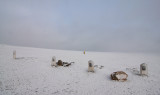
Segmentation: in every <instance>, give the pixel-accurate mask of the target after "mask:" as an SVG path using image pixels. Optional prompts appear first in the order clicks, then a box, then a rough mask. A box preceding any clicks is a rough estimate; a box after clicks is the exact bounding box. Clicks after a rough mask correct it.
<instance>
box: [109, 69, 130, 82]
mask: <svg viewBox="0 0 160 95" xmlns="http://www.w3.org/2000/svg"><path fill="white" fill-rule="evenodd" d="M127 77H128V75H127V74H126V73H125V72H123V71H117V72H113V73H112V74H111V79H112V80H117V81H126V80H127Z"/></svg>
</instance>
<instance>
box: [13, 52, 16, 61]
mask: <svg viewBox="0 0 160 95" xmlns="http://www.w3.org/2000/svg"><path fill="white" fill-rule="evenodd" d="M13 59H16V51H15V50H14V51H13Z"/></svg>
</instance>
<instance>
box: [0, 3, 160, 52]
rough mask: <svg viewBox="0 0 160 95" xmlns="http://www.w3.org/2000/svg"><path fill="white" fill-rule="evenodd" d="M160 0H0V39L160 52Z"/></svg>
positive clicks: (22, 43) (26, 43)
mask: <svg viewBox="0 0 160 95" xmlns="http://www.w3.org/2000/svg"><path fill="white" fill-rule="evenodd" d="M159 5H160V0H0V44H9V45H19V46H28V47H40V48H51V49H69V50H88V51H106V52H107V51H120V52H123V51H125V52H128V51H131V52H132V51H133V52H160V6H159Z"/></svg>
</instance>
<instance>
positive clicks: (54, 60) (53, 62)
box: [51, 56, 57, 66]
mask: <svg viewBox="0 0 160 95" xmlns="http://www.w3.org/2000/svg"><path fill="white" fill-rule="evenodd" d="M51 66H57V63H56V57H55V56H53V57H52V62H51Z"/></svg>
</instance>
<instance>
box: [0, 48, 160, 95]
mask: <svg viewBox="0 0 160 95" xmlns="http://www.w3.org/2000/svg"><path fill="white" fill-rule="evenodd" d="M14 50H16V59H13V51H14ZM53 56H55V57H56V61H58V60H59V59H61V60H62V61H64V62H75V63H74V64H72V65H71V66H69V67H51V60H52V57H53ZM89 60H93V61H94V65H98V67H97V66H96V67H95V68H94V69H95V72H94V73H92V72H87V69H88V61H89ZM141 63H146V64H147V65H148V77H147V76H140V75H139V71H140V64H141ZM100 66H104V67H103V68H102V69H100V68H99V67H100ZM115 71H124V72H126V73H127V74H128V78H127V79H128V80H127V81H125V82H119V81H114V80H111V79H110V74H111V73H113V72H115ZM0 95H160V55H159V54H149V53H148V54H147V53H120V52H119V53H118V52H86V54H85V55H84V54H83V51H66V50H51V49H40V48H28V47H16V46H8V45H0Z"/></svg>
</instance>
